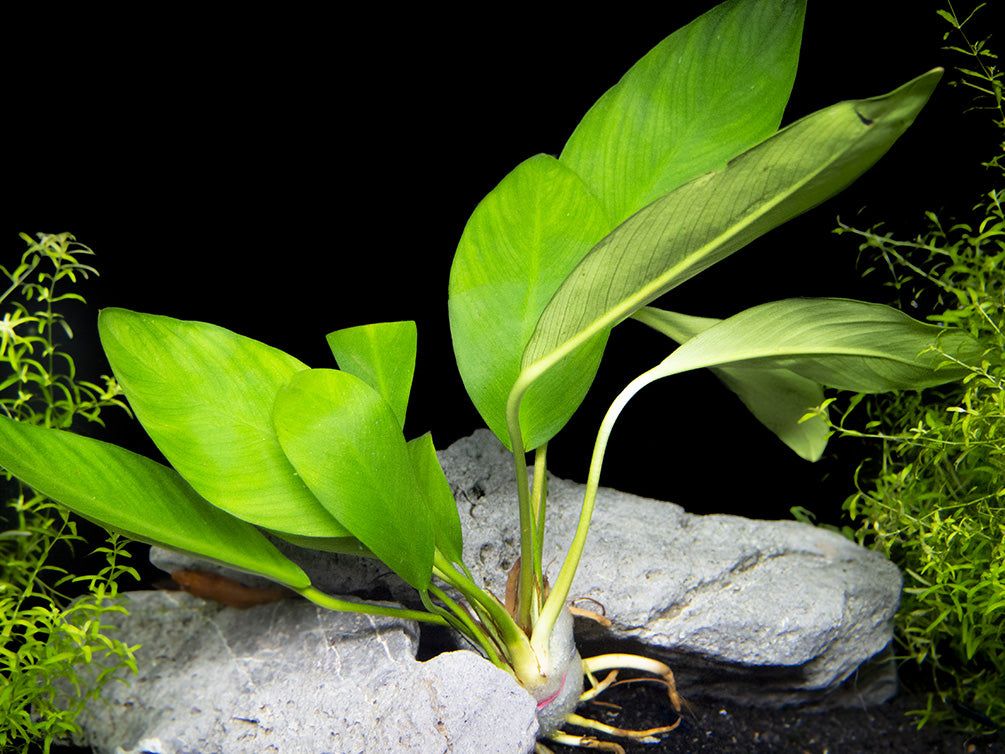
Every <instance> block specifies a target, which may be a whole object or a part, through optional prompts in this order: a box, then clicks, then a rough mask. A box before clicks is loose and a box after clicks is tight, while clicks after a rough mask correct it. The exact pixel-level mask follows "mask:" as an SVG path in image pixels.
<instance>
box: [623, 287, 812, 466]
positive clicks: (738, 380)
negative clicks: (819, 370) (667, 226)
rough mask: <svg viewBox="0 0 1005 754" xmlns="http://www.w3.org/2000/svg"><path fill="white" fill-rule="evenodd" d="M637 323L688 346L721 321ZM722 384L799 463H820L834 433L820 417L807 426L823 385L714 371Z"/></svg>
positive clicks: (651, 318) (681, 317)
mask: <svg viewBox="0 0 1005 754" xmlns="http://www.w3.org/2000/svg"><path fill="white" fill-rule="evenodd" d="M632 316H633V317H634V318H635V319H637V320H638V321H640V322H642V323H644V324H646V325H649V326H650V327H652V328H654V329H656V330H658V331H660V332H662V333H663V334H664V335H666V336H667V337H669V338H672V339H673V340H675V341H677V342H678V343H684V342H686V341H688V340H690V339H691V338H693V337H694V336H695V335H697V334H698V333H701V332H704V331H705V330H707V329H709V328H710V327H712V326H713V325H717V324H719V323H720V322H722V320H721V319H712V318H708V317H691V316H688V315H685V314H678V313H677V312H668V311H663V310H661V309H654V308H653V307H651V306H647V307H644V308H642V309H640V310H639V311H637V312H636V313H635V314H634V315H632ZM712 373H713V374H715V375H716V376H717V377H718V378H719V379H720V380H721V381H722V383H723V384H724V385H725V386H726V387H728V388H729V389H730V390H732V391H733V392H734V393H736V395H737V397H738V398H739V399H740V400H741V401H742V402H743V405H745V406H746V407H747V409H749V411H750V413H752V414H753V415H754V417H755V418H756V419H757V420H758V421H759V422H761V424H763V425H764V426H765V427H767V428H768V429H770V430H771V431H772V432H773V433H774V434H775V435H776V436H777V437H778V439H780V440H781V441H782V442H784V443H785V444H786V445H788V446H789V447H790V448H791V449H792V450H793V451H794V452H795V453H796V454H797V455H799V457H800V458H805V459H806V460H807V461H818V460H820V457H821V456H822V455H823V452H824V449H825V448H826V447H827V439H828V436H829V434H830V430H829V428H828V427H827V422H825V421H824V420H823V418H822V417H820V416H813V417H811V418H809V419H806V420H805V421H804V420H803V419H804V417H805V415H806V412H807V410H809V409H811V408H814V407H816V406H819V405H821V404H822V403H823V401H824V391H823V388H822V387H821V386H820V385H819V383H816V382H813V381H812V380H808V379H806V378H805V377H801V376H800V375H798V374H795V373H794V372H791V371H789V370H787V369H768V368H756V369H744V368H742V367H712Z"/></svg>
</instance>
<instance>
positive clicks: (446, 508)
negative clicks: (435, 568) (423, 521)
mask: <svg viewBox="0 0 1005 754" xmlns="http://www.w3.org/2000/svg"><path fill="white" fill-rule="evenodd" d="M408 453H409V455H410V457H411V459H412V469H413V470H414V471H415V478H416V481H417V482H418V483H419V490H420V491H421V492H422V493H423V494H424V495H425V497H426V502H427V505H428V508H429V513H430V516H431V517H432V520H433V531H434V534H435V540H436V547H437V548H438V549H439V550H440V552H442V553H443V554H444V555H445V556H446V557H447V560H449V561H450V562H451V563H461V562H463V552H464V545H463V540H462V533H461V519H460V516H459V515H458V514H457V501H455V500H454V494H453V493H452V492H451V491H450V482H448V481H447V477H446V475H445V474H444V473H443V467H442V466H440V461H439V459H438V458H437V457H436V448H435V446H434V445H433V436H432V435H431V434H430V433H429V432H427V433H426V434H424V435H422V436H421V437H416V438H415V439H414V440H409V442H408Z"/></svg>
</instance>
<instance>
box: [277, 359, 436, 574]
mask: <svg viewBox="0 0 1005 754" xmlns="http://www.w3.org/2000/svg"><path fill="white" fill-rule="evenodd" d="M274 420H275V427H276V434H277V436H278V438H279V442H280V444H281V445H282V448H283V451H284V452H285V453H286V455H287V457H288V458H289V459H290V461H291V462H292V463H293V466H294V467H295V468H296V470H297V473H298V474H299V475H300V477H301V478H302V479H303V480H304V482H305V483H306V484H307V486H308V487H309V488H310V489H311V491H312V492H313V493H314V495H316V496H317V499H318V500H320V501H321V504H322V505H323V506H324V507H325V508H326V509H327V510H329V511H330V512H331V514H332V515H333V516H334V517H335V518H337V519H338V520H339V521H340V522H342V523H343V524H344V525H345V527H346V528H347V529H348V530H349V531H350V532H352V534H353V536H355V537H356V538H357V539H359V541H360V542H362V543H363V544H364V545H365V546H366V547H367V548H368V549H369V550H370V551H371V552H372V553H373V554H374V555H375V556H377V557H378V558H380V559H381V560H382V561H383V562H384V563H386V564H387V565H388V566H389V567H390V568H391V569H392V570H394V572H395V573H397V574H398V575H399V576H401V578H403V579H404V580H405V581H406V582H408V583H409V584H411V585H412V586H413V587H415V588H416V589H425V588H426V587H428V586H429V579H430V575H431V573H432V569H433V540H434V536H433V524H432V520H431V517H430V515H429V511H428V509H427V507H426V501H425V498H424V496H423V494H422V491H421V488H420V485H419V483H418V481H417V480H416V477H415V473H414V471H413V469H412V460H411V457H410V455H409V451H408V447H407V444H406V443H405V437H404V435H403V434H402V432H401V425H400V424H399V423H398V420H397V418H396V417H395V415H394V412H393V410H392V409H391V407H390V406H389V405H388V404H387V402H386V401H385V400H384V399H383V398H382V397H381V396H380V394H379V393H378V392H377V391H376V390H374V389H373V388H372V387H370V385H368V384H367V383H365V382H364V381H363V380H361V379H359V378H358V377H355V376H353V375H351V374H349V373H347V372H340V371H338V370H335V369H310V370H307V371H302V372H298V373H296V374H295V375H293V377H291V378H290V380H289V381H288V382H287V383H286V385H285V386H284V387H283V389H282V390H281V391H280V392H279V395H278V396H277V397H276V401H275V412H274Z"/></svg>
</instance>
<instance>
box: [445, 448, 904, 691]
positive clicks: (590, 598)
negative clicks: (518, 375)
mask: <svg viewBox="0 0 1005 754" xmlns="http://www.w3.org/2000/svg"><path fill="white" fill-rule="evenodd" d="M440 460H441V463H442V464H443V466H444V469H446V470H447V473H448V477H449V478H450V480H451V484H452V485H453V488H454V492H455V496H456V497H457V498H458V500H459V510H460V513H461V522H462V525H463V527H464V542H465V545H464V546H465V549H464V557H465V561H466V562H467V564H468V565H469V567H470V568H471V570H472V571H473V572H474V574H475V576H476V578H480V579H482V580H483V581H484V583H485V584H487V585H488V587H489V588H490V589H491V590H492V591H493V592H495V593H496V594H501V593H502V590H504V587H505V578H506V573H507V571H508V569H509V567H510V566H511V565H512V563H513V562H514V560H515V559H516V558H517V557H518V554H519V552H518V548H519V544H518V542H519V529H518V523H517V521H516V513H515V507H516V503H515V501H514V500H513V492H512V489H513V481H512V480H513V470H512V460H511V458H510V456H509V454H508V452H507V451H506V450H505V449H504V448H503V447H502V446H501V445H500V444H499V442H498V440H496V438H495V437H494V436H493V435H492V434H491V433H490V432H488V431H487V430H483V431H479V432H477V433H475V434H474V435H473V436H472V437H470V438H468V439H467V440H465V441H460V442H458V443H455V444H454V445H453V446H451V447H450V448H448V449H447V450H446V451H444V452H443V453H442V454H441V458H440ZM583 491H584V485H581V484H575V483H572V482H567V481H563V480H561V479H557V478H554V477H552V478H549V480H548V508H547V527H546V538H545V546H544V553H543V558H542V561H543V562H544V563H546V564H549V563H550V564H552V567H551V571H550V575H551V577H552V578H554V577H555V576H557V573H558V569H559V567H560V565H561V563H562V561H563V558H564V555H565V551H566V549H567V547H568V544H569V540H570V539H571V536H572V532H573V530H574V529H575V525H576V522H577V521H578V518H579V512H580V507H581V505H582V500H583ZM901 585H902V578H901V575H900V571H899V570H898V569H897V567H896V566H895V565H893V564H892V563H891V562H890V561H889V560H888V559H887V558H885V557H884V556H882V555H881V554H879V553H877V552H874V551H872V550H867V549H865V548H863V547H860V546H858V545H856V544H855V543H854V542H851V541H849V540H848V539H846V538H845V537H842V536H841V535H839V534H837V533H835V532H833V531H829V530H826V529H820V528H817V527H813V526H810V525H807V524H803V523H799V522H796V521H758V520H751V519H747V518H743V517H740V516H731V515H694V514H690V513H687V512H686V511H685V510H684V509H683V508H681V507H680V506H678V505H673V504H671V503H665V502H660V501H656V500H651V499H647V498H642V497H639V496H637V495H630V494H627V493H623V492H618V491H617V490H611V489H601V490H600V493H599V495H598V499H597V505H596V508H595V511H594V515H593V523H592V525H591V527H590V534H589V538H588V540H587V544H586V550H585V552H584V555H583V559H582V562H581V564H580V567H579V570H578V571H577V574H576V578H575V581H574V582H573V587H572V592H571V595H570V596H571V597H573V598H580V599H582V600H583V601H582V602H581V603H580V606H581V607H583V608H587V609H590V610H597V609H598V605H599V606H601V609H602V610H603V612H604V613H605V615H606V617H607V618H608V619H609V620H610V621H611V626H610V627H608V628H601V627H600V626H599V625H598V624H596V623H594V622H592V621H588V620H579V621H577V627H576V628H577V636H578V638H579V640H580V643H581V645H584V646H583V655H584V656H588V655H589V654H590V649H591V647H592V648H594V649H597V650H598V651H599V649H602V648H603V649H607V650H610V649H611V648H612V646H613V647H614V648H615V649H617V650H618V651H625V650H626V647H627V648H631V647H634V650H635V651H637V652H639V653H642V654H646V655H649V656H654V657H657V658H659V659H663V660H664V661H665V662H667V663H668V664H669V665H670V666H671V667H672V668H673V669H674V672H675V674H676V676H677V682H678V687H679V688H680V689H681V691H682V693H683V695H684V696H686V697H688V698H692V699H695V698H702V697H708V698H719V699H730V700H734V701H739V702H742V703H745V704H753V705H761V706H769V707H771V706H784V705H790V704H811V705H813V706H816V707H827V706H844V705H860V704H878V703H881V702H883V701H886V700H887V699H889V698H890V697H891V696H892V695H893V694H894V692H895V691H896V681H895V677H894V675H893V673H892V666H891V664H890V663H889V662H887V661H885V657H886V653H885V650H887V648H888V646H889V645H890V642H891V640H892V638H893V617H894V615H895V613H896V611H897V607H898V605H899V602H900V590H901Z"/></svg>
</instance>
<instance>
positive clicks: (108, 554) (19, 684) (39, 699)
mask: <svg viewBox="0 0 1005 754" xmlns="http://www.w3.org/2000/svg"><path fill="white" fill-rule="evenodd" d="M21 237H22V239H24V240H25V241H26V242H27V244H28V248H27V250H26V251H24V253H23V255H22V256H21V259H20V262H19V264H18V265H17V266H16V267H14V268H13V269H10V270H8V269H7V268H5V267H2V266H0V274H2V275H3V276H4V277H5V278H6V279H7V281H8V287H7V288H6V290H5V291H3V292H2V293H0V306H3V314H2V319H0V411H2V412H3V413H4V414H5V415H6V416H9V417H12V418H15V419H17V420H18V421H22V422H27V423H30V424H36V425H40V426H45V427H55V428H63V429H66V428H69V427H71V426H72V425H73V424H74V422H75V420H76V419H83V420H85V421H87V422H97V423H99V424H100V423H101V412H102V410H103V409H105V408H108V407H111V406H119V407H122V408H125V406H124V404H123V403H122V401H121V400H120V399H119V398H118V395H119V389H118V385H117V384H116V383H115V381H114V380H112V379H110V378H105V380H104V384H102V385H98V384H95V383H91V382H85V381H83V380H79V379H78V378H77V376H76V370H75V366H74V362H73V359H72V357H71V356H70V354H68V353H67V352H66V351H65V350H64V340H69V339H70V338H72V337H73V331H72V330H71V328H70V325H69V323H68V322H67V321H66V319H65V318H64V316H63V314H62V313H61V312H60V308H61V306H60V305H61V304H65V303H66V302H69V301H77V302H81V303H83V301H84V299H83V298H81V296H80V295H79V294H78V293H76V292H74V290H73V289H74V288H75V287H76V285H77V284H78V283H79V282H80V281H81V280H82V279H85V278H87V277H88V276H90V275H94V274H97V273H96V272H95V270H94V268H92V267H89V266H87V265H85V264H83V263H82V262H81V261H80V260H81V259H82V258H84V257H85V256H87V255H90V254H91V253H92V252H91V250H90V249H88V248H87V247H86V246H83V245H81V244H78V243H76V242H75V239H74V237H73V236H72V235H70V234H68V233H63V234H58V235H48V234H39V236H38V240H37V241H35V240H33V239H31V238H30V237H29V236H26V235H24V234H22V235H21ZM3 484H4V487H3V495H4V500H5V502H4V507H3V508H2V511H3V515H2V516H0V751H4V752H6V751H28V750H29V749H30V748H31V747H32V746H33V745H40V746H42V747H43V749H44V750H45V751H48V750H49V747H50V745H51V744H52V742H53V741H54V740H55V739H58V738H60V737H62V736H66V735H68V734H71V733H74V732H77V731H79V726H78V724H77V722H76V721H77V718H78V717H79V715H80V713H81V712H82V711H83V707H84V704H85V702H86V701H87V700H88V699H90V698H92V697H95V696H97V694H98V691H99V690H100V689H101V687H102V685H103V684H104V683H105V682H106V681H107V680H108V679H109V678H110V676H111V674H112V673H113V672H114V671H115V670H116V669H118V668H119V667H122V666H127V667H129V668H131V669H132V670H133V671H134V672H135V664H134V660H133V650H134V649H135V648H132V647H128V646H126V645H125V644H123V643H122V642H120V641H117V640H116V639H115V638H114V637H113V636H112V635H111V634H110V633H109V632H108V629H107V627H105V626H103V625H102V623H101V617H102V615H104V614H106V613H108V612H110V611H119V612H121V611H122V608H121V607H120V606H118V605H117V604H116V602H117V601H116V599H115V598H116V596H117V593H118V591H117V585H116V582H117V579H119V578H120V577H122V576H124V575H125V574H131V575H133V576H134V577H135V576H136V574H135V572H134V571H133V569H131V568H129V567H127V566H126V565H124V561H125V559H126V558H128V557H129V555H128V553H127V552H125V551H124V550H123V549H122V547H121V545H120V543H119V541H118V540H117V539H116V538H114V537H112V538H110V539H109V541H108V543H107V544H106V546H104V547H99V548H98V549H97V550H96V551H95V552H96V554H98V555H99V556H103V557H104V560H105V564H104V567H102V568H100V569H99V570H98V572H97V573H93V574H87V575H77V574H73V573H70V572H68V571H67V570H66V569H64V568H62V567H60V566H59V565H58V564H57V562H58V561H65V560H66V558H67V557H68V556H69V555H70V554H71V553H72V547H73V545H74V543H77V542H82V541H83V537H81V536H80V535H79V534H78V533H77V527H76V522H75V521H74V520H72V519H71V518H69V517H68V515H67V513H66V511H65V509H63V508H61V507H59V506H57V505H56V504H55V503H53V502H52V501H50V500H47V499H46V498H44V497H42V496H40V495H37V494H35V493H33V492H32V491H31V490H30V489H28V488H26V487H24V486H23V485H21V484H20V483H19V482H16V481H14V480H11V481H8V482H4V483H3ZM81 590H84V592H85V594H84V596H82V597H80V598H78V599H76V600H71V599H69V598H68V597H67V596H65V595H64V592H69V591H74V592H79V591H81Z"/></svg>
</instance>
